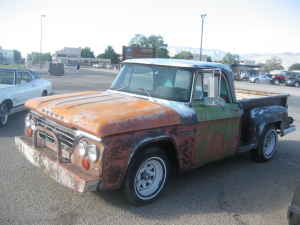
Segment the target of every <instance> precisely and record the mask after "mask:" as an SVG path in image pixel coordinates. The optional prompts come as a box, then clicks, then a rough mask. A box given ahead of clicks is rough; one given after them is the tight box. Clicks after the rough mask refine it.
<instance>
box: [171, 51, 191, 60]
mask: <svg viewBox="0 0 300 225" xmlns="http://www.w3.org/2000/svg"><path fill="white" fill-rule="evenodd" d="M174 58H176V59H193V58H194V56H193V54H192V53H191V52H189V51H182V52H179V53H178V54H176V55H175V56H174Z"/></svg>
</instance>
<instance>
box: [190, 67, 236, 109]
mask: <svg viewBox="0 0 300 225" xmlns="http://www.w3.org/2000/svg"><path fill="white" fill-rule="evenodd" d="M228 88H229V87H228V85H227V82H226V80H225V77H224V75H223V74H222V75H221V74H220V72H219V71H205V72H201V73H199V74H198V75H197V78H196V81H195V87H194V95H193V100H200V99H203V98H212V99H217V98H222V99H223V100H224V101H225V102H227V103H230V101H231V95H230V92H229V90H228Z"/></svg>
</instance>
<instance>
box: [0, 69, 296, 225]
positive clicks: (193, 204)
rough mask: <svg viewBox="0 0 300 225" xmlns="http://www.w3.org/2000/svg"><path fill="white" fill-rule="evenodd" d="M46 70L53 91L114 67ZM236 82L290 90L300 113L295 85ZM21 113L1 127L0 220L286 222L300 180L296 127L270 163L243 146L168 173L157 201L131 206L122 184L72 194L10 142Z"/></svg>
mask: <svg viewBox="0 0 300 225" xmlns="http://www.w3.org/2000/svg"><path fill="white" fill-rule="evenodd" d="M45 77H46V78H47V79H50V80H52V81H53V83H54V87H55V90H56V93H65V92H72V91H82V90H95V89H100V90H103V89H105V88H107V87H109V85H110V83H111V81H112V79H113V78H114V73H111V72H109V71H95V70H93V71H89V70H86V69H83V70H82V71H81V72H79V73H71V72H68V73H67V74H66V75H65V76H63V77H50V76H45ZM236 86H237V87H238V88H246V89H254V90H263V91H272V92H278V93H289V94H291V97H290V100H289V110H290V114H291V115H292V116H293V117H294V118H295V119H296V120H298V121H300V104H299V103H300V89H297V88H292V87H291V88H290V87H284V86H272V85H259V84H249V83H246V82H237V83H236ZM24 116H25V113H24V112H21V113H17V114H15V115H13V116H12V117H11V121H10V123H9V126H8V127H6V128H1V129H0V143H1V148H0V225H11V224H14V225H15V224H22V225H27V224H30V225H31V224H33V225H56V224H76V225H77V224H78V225H79V224H82V225H85V224H122V225H126V224H128V225H134V224H174V225H175V224H180V225H182V224H195V225H196V224H197V225H202V224H203V225H212V224H216V225H220V224H226V225H231V224H232V225H252V224H257V225H270V224H272V225H285V224H287V220H286V211H287V208H288V205H289V202H290V200H291V197H292V193H293V190H294V189H295V187H296V185H297V183H299V181H300V173H299V170H300V153H299V145H300V140H299V132H300V131H297V132H295V133H293V134H291V135H289V136H287V137H284V138H281V139H280V143H279V151H278V154H277V155H276V156H275V158H274V159H273V160H272V161H270V162H268V163H262V164H258V163H254V162H252V161H251V160H250V158H249V155H247V154H246V155H242V156H239V157H234V158H231V159H227V160H225V161H222V162H218V163H214V164H211V165H209V166H206V167H203V168H200V169H197V170H194V171H192V172H189V173H187V174H185V175H184V176H179V177H176V178H173V179H172V180H171V182H170V185H169V187H168V191H167V192H166V193H165V194H164V195H163V196H162V197H161V198H160V199H159V200H158V201H156V202H154V203H153V204H151V205H147V206H144V207H140V208H137V207H133V206H131V205H129V204H128V203H127V202H126V201H125V199H124V197H123V195H122V192H120V191H115V192H103V193H86V194H78V193H76V192H73V191H71V190H69V189H67V188H65V187H62V186H60V185H58V184H56V183H55V181H53V180H52V179H50V178H48V177H47V176H45V175H44V174H43V173H42V172H41V171H40V170H38V169H36V168H34V167H33V166H32V165H31V164H30V163H29V162H28V161H26V160H25V159H24V158H23V156H22V155H21V154H19V153H18V152H17V150H16V148H15V146H14V143H13V137H14V136H18V135H22V133H23V128H24V127H23V120H24ZM296 125H298V127H299V122H297V121H296Z"/></svg>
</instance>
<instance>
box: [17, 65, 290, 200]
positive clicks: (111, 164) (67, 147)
mask: <svg viewBox="0 0 300 225" xmlns="http://www.w3.org/2000/svg"><path fill="white" fill-rule="evenodd" d="M287 98H288V95H276V94H274V93H265V92H256V91H247V90H235V89H234V82H233V74H232V71H231V70H230V69H229V68H228V67H227V66H225V65H223V64H218V63H207V62H199V61H192V60H175V59H131V60H126V61H124V63H123V67H122V69H121V71H120V73H119V74H118V76H117V77H116V79H115V80H114V81H113V83H112V86H111V88H110V89H109V90H106V91H104V92H99V91H86V92H79V93H72V94H64V95H55V96H50V97H46V98H38V99H33V100H30V101H28V102H27V103H26V107H27V108H28V109H30V110H31V112H30V113H29V114H28V116H27V117H26V121H25V124H26V128H25V134H26V136H23V137H16V139H15V142H16V145H17V147H18V149H19V151H20V152H21V153H23V154H24V156H25V157H26V158H27V159H28V160H29V161H30V162H31V163H32V164H34V165H35V166H38V167H40V168H41V169H42V170H43V171H45V172H46V173H47V174H48V175H49V176H50V177H52V178H54V179H55V180H56V181H57V182H58V183H60V184H62V185H65V186H67V187H69V188H72V189H74V190H77V191H78V192H85V191H96V190H113V189H119V188H123V190H124V191H125V194H126V196H127V198H128V200H129V201H130V202H131V203H133V204H137V205H139V204H145V203H148V202H151V201H153V200H154V199H156V198H158V196H159V195H160V193H161V192H162V191H163V190H164V189H165V187H166V184H167V182H168V179H169V175H170V173H171V169H175V170H176V171H178V172H183V171H187V170H190V169H193V168H197V167H200V166H203V165H205V164H207V163H209V162H213V161H216V160H221V159H223V158H225V157H229V156H233V155H236V154H238V153H244V152H248V151H249V152H251V154H252V156H253V159H255V160H256V161H259V162H264V161H267V160H269V159H271V158H272V157H273V156H274V154H275V152H276V150H277V143H278V135H280V136H284V135H286V134H288V133H290V132H293V131H294V130H295V127H294V126H293V125H292V123H293V119H292V118H291V117H289V116H288V111H287V110H288V106H287Z"/></svg>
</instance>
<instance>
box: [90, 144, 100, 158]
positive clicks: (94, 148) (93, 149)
mask: <svg viewBox="0 0 300 225" xmlns="http://www.w3.org/2000/svg"><path fill="white" fill-rule="evenodd" d="M88 158H89V160H90V161H92V162H96V161H97V160H98V158H99V151H98V149H97V146H96V145H94V144H90V145H88Z"/></svg>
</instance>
